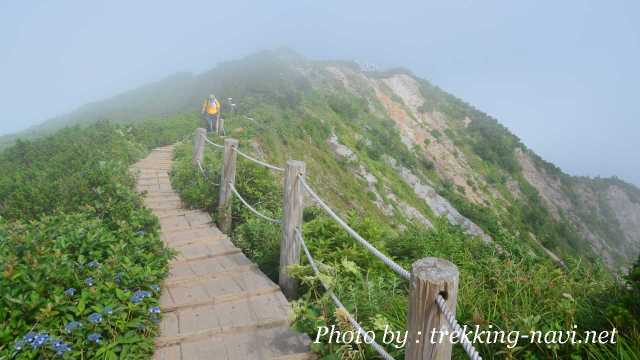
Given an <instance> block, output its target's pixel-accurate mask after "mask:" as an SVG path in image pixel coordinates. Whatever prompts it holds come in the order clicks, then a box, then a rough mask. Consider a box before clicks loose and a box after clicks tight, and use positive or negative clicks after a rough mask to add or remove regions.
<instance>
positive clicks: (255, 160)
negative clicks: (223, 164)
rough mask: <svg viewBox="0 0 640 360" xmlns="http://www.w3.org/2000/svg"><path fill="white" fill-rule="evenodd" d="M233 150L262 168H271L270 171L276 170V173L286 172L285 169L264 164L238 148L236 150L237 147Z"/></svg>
mask: <svg viewBox="0 0 640 360" xmlns="http://www.w3.org/2000/svg"><path fill="white" fill-rule="evenodd" d="M233 150H235V152H237V153H238V154H240V155H241V156H242V157H244V158H245V159H247V160H250V161H253V162H254V163H257V164H260V165H262V166H264V167H267V168H269V169H272V170H276V171H281V172H284V169H283V168H281V167H277V166H275V165H271V164H269V163H266V162H264V161H260V160H258V159H256V158H254V157H251V156H249V155H247V154H245V153H243V152H242V151H240V149H238V148H236V147H234V148H233Z"/></svg>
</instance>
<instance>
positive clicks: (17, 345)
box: [13, 340, 27, 351]
mask: <svg viewBox="0 0 640 360" xmlns="http://www.w3.org/2000/svg"><path fill="white" fill-rule="evenodd" d="M26 344H27V342H26V341H24V340H18V341H16V343H15V345H14V346H13V347H14V349H16V351H20V350H22V348H24V346H25V345H26Z"/></svg>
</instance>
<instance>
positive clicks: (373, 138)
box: [45, 51, 640, 270]
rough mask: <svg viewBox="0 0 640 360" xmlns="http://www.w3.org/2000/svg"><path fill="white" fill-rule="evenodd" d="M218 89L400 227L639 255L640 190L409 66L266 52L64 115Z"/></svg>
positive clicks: (184, 103)
mask: <svg viewBox="0 0 640 360" xmlns="http://www.w3.org/2000/svg"><path fill="white" fill-rule="evenodd" d="M172 83H173V84H174V85H175V86H174V85H171V84H172ZM174 90H175V91H174ZM210 92H214V93H216V94H219V95H220V96H221V97H223V98H227V97H233V98H234V99H235V101H236V102H237V103H238V112H239V113H241V114H242V115H243V116H244V118H246V119H248V120H246V124H242V126H238V127H237V128H236V133H235V135H237V136H240V135H241V134H244V135H246V134H247V133H250V134H251V139H252V144H253V147H254V150H256V151H257V152H258V153H259V154H260V155H261V156H263V157H265V158H267V159H270V160H273V161H280V162H282V161H284V160H286V159H287V158H290V157H292V156H297V155H292V154H296V153H297V154H300V153H304V159H305V161H307V162H308V167H309V168H310V173H313V172H314V171H315V174H317V175H316V176H318V177H320V176H322V174H325V177H324V178H322V181H317V183H318V184H320V185H319V187H320V190H321V191H322V192H323V193H324V195H325V196H327V197H329V198H330V200H331V201H332V203H333V204H335V206H338V207H340V208H343V209H354V210H355V211H359V212H365V213H370V214H374V215H377V216H378V217H379V218H380V219H385V221H389V222H393V223H395V224H396V225H397V226H398V227H406V226H409V225H410V224H418V225H419V226H426V227H432V226H434V225H433V224H434V222H435V221H436V220H437V219H438V218H445V219H446V220H447V221H449V222H450V223H452V224H456V225H459V226H460V227H461V228H462V229H463V230H464V231H465V232H466V233H468V234H469V235H470V236H478V237H480V238H481V239H483V240H484V241H486V242H493V241H494V240H496V239H495V237H496V236H499V234H500V233H501V231H503V229H506V231H509V232H511V233H513V234H516V236H518V237H520V238H521V239H522V242H523V243H526V244H528V245H530V246H531V249H532V250H531V251H532V252H533V253H537V254H541V256H551V257H555V260H556V261H557V262H561V258H564V257H567V256H576V255H577V256H582V257H585V258H593V259H595V258H600V259H602V260H603V261H604V263H605V264H606V265H607V266H608V267H609V268H611V269H613V270H621V269H624V268H626V267H628V266H629V264H630V263H631V262H632V261H633V260H635V258H636V257H637V256H638V254H639V253H640V190H639V189H638V188H636V187H634V186H632V185H629V184H627V183H624V182H622V181H620V180H617V179H589V178H577V177H571V176H569V175H567V174H565V173H563V172H562V171H561V170H560V169H558V168H557V167H555V166H553V165H552V164H549V163H547V162H545V161H544V160H542V159H541V158H540V157H538V156H537V155H536V154H535V153H533V152H532V151H531V150H529V149H528V148H527V147H526V146H525V145H524V144H522V143H521V141H520V140H519V139H518V138H517V137H516V136H515V135H513V134H512V133H510V132H509V131H508V130H507V129H506V128H505V127H503V126H502V125H500V124H499V123H498V121H496V120H495V119H493V118H491V117H490V116H488V115H486V114H484V113H482V112H481V111H478V110H477V109H475V108H474V107H472V106H471V105H469V104H466V103H465V102H463V101H462V100H460V99H458V98H455V97H454V96H452V95H450V94H448V93H446V92H444V91H442V90H441V89H439V88H438V87H436V86H434V85H432V84H431V83H429V82H428V81H426V80H424V79H420V78H418V77H416V76H414V75H412V74H411V73H410V72H408V71H406V70H402V69H397V70H389V71H384V72H375V71H373V72H372V71H364V70H362V69H360V68H359V66H358V65H356V64H355V63H351V62H338V61H331V62H329V61H323V62H320V61H311V60H308V59H305V58H302V57H300V56H299V55H296V54H293V53H291V52H289V51H269V52H262V53H259V54H256V55H253V56H249V57H247V58H245V59H242V60H239V61H233V62H228V63H223V64H221V65H220V66H218V67H217V68H215V69H213V70H211V71H209V72H207V73H204V74H199V75H193V76H192V75H182V76H179V77H177V78H175V79H173V80H171V81H164V82H162V83H158V84H155V85H153V86H147V87H143V88H141V89H140V90H139V91H133V92H130V93H128V94H124V95H121V96H119V97H116V98H114V99H110V100H106V101H103V102H100V103H99V104H97V105H95V106H86V107H84V108H83V109H81V110H80V111H79V112H77V113H73V114H70V115H68V116H66V117H65V118H66V119H71V120H69V121H71V122H74V123H75V122H78V119H80V118H87V119H94V120H96V119H100V118H108V119H111V120H114V121H123V120H127V119H130V118H131V115H130V114H129V113H130V112H129V111H126V109H131V108H135V107H136V104H138V105H140V104H146V105H145V106H144V107H142V108H151V109H154V110H153V111H150V113H148V114H147V113H144V111H143V112H142V113H141V112H140V111H137V112H134V113H135V114H136V117H138V118H144V117H146V116H159V115H165V114H166V115H171V114H172V113H178V112H182V111H185V109H193V110H196V109H197V108H198V106H199V101H200V99H201V98H202V97H203V96H204V95H205V94H208V93H210ZM156 93H157V96H156ZM171 93H179V96H177V97H174V98H172V100H171V103H170V104H165V105H164V106H162V107H160V108H159V107H158V106H150V105H149V104H157V101H158V99H166V98H167V97H168V94H171ZM147 105H149V106H147ZM140 106H141V105H140ZM140 106H137V107H138V110H140V108H141V107H140ZM158 111H160V112H159V113H158ZM125 113H126V114H127V115H125ZM243 121H244V120H243ZM54 123H55V125H56V126H59V125H60V124H59V123H60V119H58V120H56V121H55V122H54ZM45 127H46V125H45ZM257 130H259V131H257ZM298 157H299V156H298ZM328 168H330V169H331V170H332V171H334V174H333V175H332V176H329V175H328V174H329V172H328Z"/></svg>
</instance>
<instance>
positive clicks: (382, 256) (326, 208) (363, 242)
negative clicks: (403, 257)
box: [298, 175, 411, 280]
mask: <svg viewBox="0 0 640 360" xmlns="http://www.w3.org/2000/svg"><path fill="white" fill-rule="evenodd" d="M298 178H299V179H300V182H301V183H302V186H304V188H305V189H306V190H307V192H308V193H309V194H310V195H311V196H312V197H313V198H314V199H315V200H316V201H317V202H318V204H320V207H322V208H323V209H324V211H326V212H327V214H329V216H331V217H332V218H333V219H334V220H335V221H336V222H337V223H338V224H339V225H340V226H342V228H344V229H345V230H346V231H347V233H349V234H350V235H351V236H352V237H353V238H355V239H356V240H357V241H358V242H359V243H360V244H361V245H362V246H364V247H365V248H366V249H367V250H369V252H371V253H372V254H373V255H374V256H375V257H377V258H378V259H380V260H381V261H382V262H383V263H385V264H386V265H387V266H389V267H390V268H391V269H392V270H393V271H395V272H396V273H397V274H398V275H400V277H402V278H403V279H406V280H409V279H410V278H411V274H410V273H409V272H408V271H407V270H405V269H404V268H403V267H402V266H400V265H399V264H398V263H396V262H395V261H393V260H391V259H389V258H388V257H387V256H386V255H385V254H383V253H381V252H380V250H378V249H376V248H375V246H373V245H371V244H370V243H369V242H368V241H367V240H365V239H364V238H363V237H362V236H360V234H358V233H357V232H356V231H355V230H353V229H352V228H351V227H350V226H349V225H347V223H346V222H345V221H344V220H342V219H341V218H340V217H339V216H338V215H336V213H335V212H334V211H333V210H331V208H330V207H329V206H328V205H327V204H325V202H324V201H322V199H321V198H320V197H319V196H318V194H316V192H315V191H313V189H311V187H309V185H307V183H306V182H305V181H304V178H303V177H302V176H300V175H298Z"/></svg>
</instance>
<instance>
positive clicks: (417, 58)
mask: <svg viewBox="0 0 640 360" xmlns="http://www.w3.org/2000/svg"><path fill="white" fill-rule="evenodd" d="M639 17H640V2H638V1H524V0H523V1H491V0H482V1H425V0H421V1H408V2H403V1H385V2H375V1H371V0H370V1H344V0H343V1H326V0H325V1H304V0H296V1H278V2H274V1H242V0H228V1H225V2H218V1H185V0H183V1H179V2H178V1H172V2H170V4H169V2H163V1H157V0H156V1H130V0H129V1H121V0H110V1H86V0H84V1H64V0H61V1H34V0H32V1H2V2H1V3H0V111H1V112H0V134H5V133H11V132H15V131H18V130H21V129H24V128H26V127H28V126H30V125H33V124H36V123H39V122H42V121H44V120H46V119H48V118H50V117H53V116H55V115H59V114H62V113H65V112H69V111H71V110H73V109H74V108H75V107H77V106H79V105H82V104H84V103H86V102H88V101H93V100H98V99H101V98H104V97H108V96H111V95H114V94H116V93H118V92H121V91H124V90H127V89H130V88H132V87H135V86H138V85H141V84H143V83H145V82H148V81H153V80H157V79H160V78H162V77H164V76H166V75H169V74H172V73H174V72H177V71H183V70H187V71H193V72H200V71H204V70H206V69H209V68H211V67H213V66H215V64H216V63H217V62H219V61H223V60H231V59H235V58H238V57H241V56H243V55H247V54H250V53H253V52H255V51H258V50H262V49H269V48H276V47H281V46H286V47H290V48H292V49H293V50H296V51H298V52H300V53H302V54H304V55H306V56H308V57H311V58H339V59H353V60H359V61H366V62H371V63H375V64H379V65H381V66H404V67H407V68H409V69H411V70H412V71H413V72H414V73H416V74H417V75H419V76H421V77H425V78H427V79H429V80H431V81H432V82H434V83H435V84H437V85H439V86H441V87H442V88H444V89H446V90H448V91H450V92H451V93H453V94H455V95H457V96H459V97H461V98H463V99H464V100H466V101H468V102H469V103H471V104H473V105H475V106H476V107H478V108H479V109H481V110H483V111H485V112H487V113H489V114H491V115H493V116H495V117H497V118H498V119H499V120H500V121H501V122H502V123H503V124H505V125H506V126H508V127H509V128H510V129H511V130H512V131H513V132H514V133H515V134H516V135H518V136H519V137H520V138H521V139H522V140H523V141H524V142H525V143H526V144H527V145H528V146H529V147H531V148H532V149H534V150H535V151H537V152H538V153H539V154H540V155H542V156H543V157H544V158H546V159H547V160H550V161H552V162H554V163H556V164H557V165H559V166H560V167H561V168H563V169H564V170H565V171H568V172H569V173H571V174H574V175H592V176H595V175H601V176H611V175H618V176H620V177H621V178H623V179H626V180H629V181H633V182H634V183H636V184H640V158H639V157H638V153H639V152H638V149H637V147H638V145H640V140H638V136H640V95H639V92H638V86H640V70H639V69H638V66H639V64H640V19H639Z"/></svg>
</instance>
